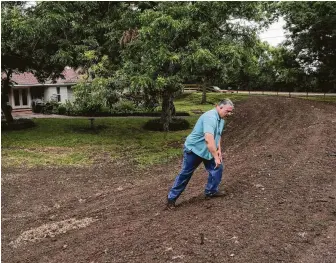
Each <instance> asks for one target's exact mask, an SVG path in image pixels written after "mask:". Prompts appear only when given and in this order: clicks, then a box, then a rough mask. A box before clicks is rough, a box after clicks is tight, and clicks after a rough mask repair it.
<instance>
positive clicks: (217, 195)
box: [205, 191, 226, 198]
mask: <svg viewBox="0 0 336 263" xmlns="http://www.w3.org/2000/svg"><path fill="white" fill-rule="evenodd" d="M223 196H226V193H225V192H224V191H218V192H216V193H213V194H206V195H205V197H206V198H215V197H223Z"/></svg>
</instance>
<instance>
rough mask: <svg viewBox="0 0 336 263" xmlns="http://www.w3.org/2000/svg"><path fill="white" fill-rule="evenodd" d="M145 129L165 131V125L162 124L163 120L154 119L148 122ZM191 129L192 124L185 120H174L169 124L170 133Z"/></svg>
mask: <svg viewBox="0 0 336 263" xmlns="http://www.w3.org/2000/svg"><path fill="white" fill-rule="evenodd" d="M143 128H144V129H145V130H149V131H163V124H162V123H161V119H153V120H149V121H148V122H146V123H145V125H144V127H143ZM189 128H190V123H189V122H188V121H187V120H185V119H177V118H176V119H175V118H174V119H172V122H170V123H169V131H181V130H187V129H189Z"/></svg>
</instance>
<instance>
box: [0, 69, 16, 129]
mask: <svg viewBox="0 0 336 263" xmlns="http://www.w3.org/2000/svg"><path fill="white" fill-rule="evenodd" d="M11 75H12V71H11V70H9V72H8V73H7V76H6V78H5V79H4V81H3V86H2V87H1V88H2V90H1V110H2V112H3V113H4V115H5V118H6V121H7V123H8V124H9V123H12V122H13V121H14V119H13V116H12V112H11V111H10V108H9V107H8V106H7V97H8V94H9V88H10V87H9V81H10V77H11Z"/></svg>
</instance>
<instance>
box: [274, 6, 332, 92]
mask: <svg viewBox="0 0 336 263" xmlns="http://www.w3.org/2000/svg"><path fill="white" fill-rule="evenodd" d="M281 11H282V14H283V16H284V19H285V20H286V22H287V29H288V30H289V32H290V33H291V35H290V39H289V43H288V44H290V46H292V47H293V48H294V52H295V53H296V54H297V57H298V59H299V60H300V63H301V65H304V66H305V68H306V70H307V71H310V72H311V73H314V75H315V76H317V77H318V79H319V82H320V84H321V85H322V86H324V87H327V88H329V89H330V88H332V87H333V85H335V84H336V70H335V69H336V31H335V25H336V3H335V2H332V1H327V2H316V1H313V2H283V3H282V4H281Z"/></svg>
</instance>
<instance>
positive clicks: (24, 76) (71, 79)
mask: <svg viewBox="0 0 336 263" xmlns="http://www.w3.org/2000/svg"><path fill="white" fill-rule="evenodd" d="M62 74H63V75H64V79H62V78H58V79H57V80H56V82H55V83H52V81H51V80H48V81H46V82H45V83H41V82H39V81H38V80H37V78H36V77H35V76H34V74H33V73H30V72H25V73H19V74H18V73H13V75H12V80H13V81H14V82H15V83H16V84H15V85H39V84H64V83H75V82H77V81H78V80H79V75H78V74H77V73H76V71H75V70H74V69H72V68H69V67H66V68H65V69H64V71H63V72H62ZM2 77H4V76H2Z"/></svg>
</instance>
